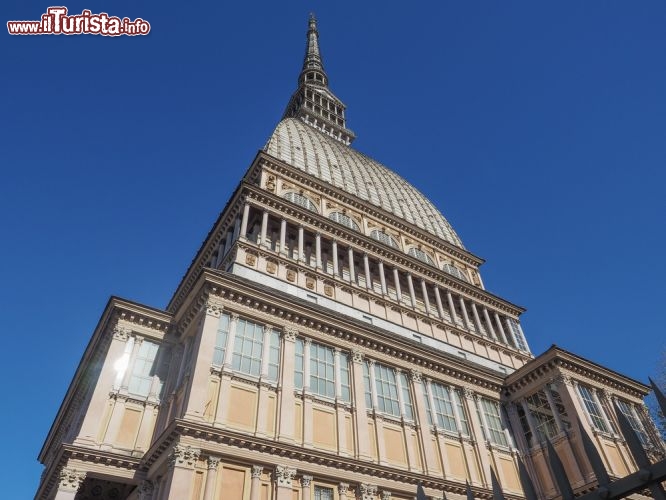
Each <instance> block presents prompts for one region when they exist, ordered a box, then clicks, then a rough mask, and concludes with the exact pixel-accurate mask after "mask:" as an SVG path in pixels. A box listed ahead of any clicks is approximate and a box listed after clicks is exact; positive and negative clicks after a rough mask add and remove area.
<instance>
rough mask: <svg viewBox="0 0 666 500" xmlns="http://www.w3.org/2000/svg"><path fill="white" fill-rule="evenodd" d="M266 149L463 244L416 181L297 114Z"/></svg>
mask: <svg viewBox="0 0 666 500" xmlns="http://www.w3.org/2000/svg"><path fill="white" fill-rule="evenodd" d="M264 151H265V152H266V153H268V154H269V155H271V156H273V157H275V158H277V159H278V160H281V161H283V162H285V163H287V164H289V165H291V166H292V167H295V168H298V169H299V170H302V171H303V172H305V173H307V174H309V175H312V176H314V177H317V178H318V179H320V180H322V181H324V182H327V183H328V184H331V185H333V186H335V187H336V188H339V189H342V190H343V191H346V192H347V193H350V194H353V195H355V196H358V197H359V198H361V199H362V200H364V201H367V202H368V203H371V204H373V205H376V206H378V207H381V208H382V209H384V210H386V211H387V212H390V213H392V214H393V215H395V216H396V217H397V218H399V219H402V220H404V221H406V222H409V223H411V224H414V225H415V226H418V227H420V228H421V229H423V230H425V231H427V232H428V233H430V234H432V235H433V236H437V237H439V238H441V239H444V240H446V241H448V242H449V243H452V244H453V245H456V246H457V247H460V248H464V247H463V244H462V242H461V241H460V238H459V237H458V235H457V234H456V233H455V231H454V230H453V228H452V227H451V225H450V224H449V223H448V221H447V220H446V219H445V218H444V216H443V215H442V214H441V213H440V212H439V210H437V208H436V207H435V206H434V205H433V204H432V203H431V202H430V200H428V198H426V197H425V196H424V195H423V194H422V193H420V192H419V191H418V190H417V189H416V188H415V187H414V186H412V185H411V184H409V183H408V182H407V181H406V180H404V179H403V178H402V177H400V176H399V175H397V174H396V173H395V172H392V171H391V170H389V169H388V168H386V167H385V166H383V165H382V164H380V163H378V162H376V161H375V160H373V159H372V158H369V157H367V156H365V155H364V154H362V153H359V152H358V151H356V150H354V149H352V148H351V147H350V146H347V145H345V144H344V143H342V142H340V141H339V140H336V139H334V138H333V137H329V136H327V135H325V134H323V133H322V132H319V131H318V130H316V129H315V128H313V127H311V126H309V125H307V124H305V123H303V122H302V121H300V120H299V119H296V118H285V119H283V120H282V121H281V122H280V123H279V124H278V126H277V127H276V128H275V130H274V131H273V134H272V135H271V138H270V139H269V140H268V143H267V144H266V146H265V147H264Z"/></svg>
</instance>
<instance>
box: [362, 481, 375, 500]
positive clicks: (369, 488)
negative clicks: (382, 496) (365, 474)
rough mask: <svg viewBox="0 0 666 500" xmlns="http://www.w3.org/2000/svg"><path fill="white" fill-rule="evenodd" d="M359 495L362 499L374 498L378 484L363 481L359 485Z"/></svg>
mask: <svg viewBox="0 0 666 500" xmlns="http://www.w3.org/2000/svg"><path fill="white" fill-rule="evenodd" d="M358 495H359V496H360V497H361V499H362V500H374V498H375V496H376V495H377V486H375V485H374V484H367V483H361V484H359V485H358Z"/></svg>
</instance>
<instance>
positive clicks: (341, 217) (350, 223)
mask: <svg viewBox="0 0 666 500" xmlns="http://www.w3.org/2000/svg"><path fill="white" fill-rule="evenodd" d="M328 218H329V219H331V220H332V221H335V222H337V223H338V224H342V225H343V226H345V227H348V228H349V229H353V230H354V231H360V230H361V228H360V227H358V224H356V222H354V219H352V218H351V217H349V216H348V215H345V214H343V213H342V212H331V213H330V214H328Z"/></svg>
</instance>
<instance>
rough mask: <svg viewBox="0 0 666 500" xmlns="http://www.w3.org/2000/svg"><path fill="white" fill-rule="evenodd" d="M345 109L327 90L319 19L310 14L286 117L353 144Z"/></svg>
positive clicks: (352, 135) (352, 133)
mask: <svg viewBox="0 0 666 500" xmlns="http://www.w3.org/2000/svg"><path fill="white" fill-rule="evenodd" d="M345 108H346V106H345V105H344V104H343V103H342V101H341V100H340V99H338V98H337V97H335V95H334V94H333V92H331V90H330V89H329V88H328V75H327V74H326V72H325V71H324V65H323V63H322V60H321V54H320V52H319V31H318V30H317V20H316V19H315V16H314V14H310V19H309V21H308V32H307V38H306V45H305V57H304V58H303V69H302V70H301V74H300V75H299V77H298V89H296V92H294V94H293V95H292V96H291V99H290V100H289V104H287V109H286V110H285V112H284V116H283V118H299V119H301V120H303V121H304V122H305V123H307V124H308V125H310V126H311V127H314V128H316V129H317V130H319V131H320V132H323V133H325V134H327V135H330V136H331V137H333V138H334V139H337V140H338V141H340V142H343V143H344V144H350V143H351V142H352V141H353V140H354V139H355V138H356V136H355V135H354V132H352V131H351V130H349V129H348V128H347V127H346V125H345Z"/></svg>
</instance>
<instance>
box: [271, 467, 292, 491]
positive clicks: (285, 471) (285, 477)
mask: <svg viewBox="0 0 666 500" xmlns="http://www.w3.org/2000/svg"><path fill="white" fill-rule="evenodd" d="M295 475H296V469H294V468H293V467H286V466H284V465H278V466H277V467H275V473H274V476H275V483H276V484H277V486H278V487H285V488H291V483H292V481H293V479H294V476H295Z"/></svg>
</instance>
